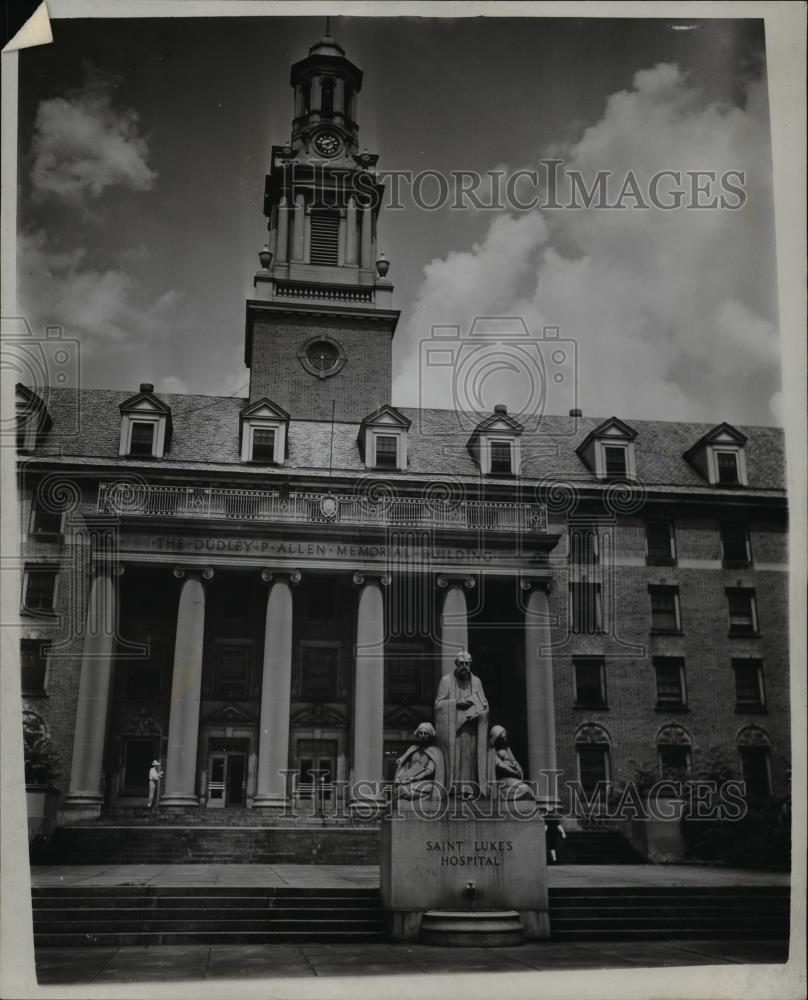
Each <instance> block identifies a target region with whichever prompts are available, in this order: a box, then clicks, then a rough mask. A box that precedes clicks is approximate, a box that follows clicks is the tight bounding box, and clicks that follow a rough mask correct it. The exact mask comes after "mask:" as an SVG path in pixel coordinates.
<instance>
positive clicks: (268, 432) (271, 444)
mask: <svg viewBox="0 0 808 1000" xmlns="http://www.w3.org/2000/svg"><path fill="white" fill-rule="evenodd" d="M252 435H253V439H252V460H253V462H261V463H262V464H263V465H272V463H273V462H274V461H275V431H274V429H273V428H271V427H253V432H252Z"/></svg>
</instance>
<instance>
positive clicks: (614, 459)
mask: <svg viewBox="0 0 808 1000" xmlns="http://www.w3.org/2000/svg"><path fill="white" fill-rule="evenodd" d="M603 469H604V472H605V475H606V478H607V479H625V477H626V476H627V475H628V446H627V445H624V444H618V445H615V444H604V445H603Z"/></svg>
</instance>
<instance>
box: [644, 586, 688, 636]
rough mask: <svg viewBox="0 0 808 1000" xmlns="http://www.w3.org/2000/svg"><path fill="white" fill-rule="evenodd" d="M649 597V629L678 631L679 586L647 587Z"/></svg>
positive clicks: (679, 623)
mask: <svg viewBox="0 0 808 1000" xmlns="http://www.w3.org/2000/svg"><path fill="white" fill-rule="evenodd" d="M648 593H649V595H650V597H651V630H652V631H654V632H679V631H680V629H681V621H680V619H679V588H678V587H649V588H648Z"/></svg>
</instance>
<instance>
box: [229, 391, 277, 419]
mask: <svg viewBox="0 0 808 1000" xmlns="http://www.w3.org/2000/svg"><path fill="white" fill-rule="evenodd" d="M266 416H271V417H277V419H278V420H286V421H288V420H289V414H288V413H287V412H286V410H284V408H283V407H282V406H278V404H277V403H273V402H272V400H271V399H269V398H268V397H267V396H262V397H261V399H256V400H255V401H254V402H252V403H247V405H246V406H245V407H243V408H242V410H241V412H240V414H239V418H240V419H241V420H244V418H245V417H266Z"/></svg>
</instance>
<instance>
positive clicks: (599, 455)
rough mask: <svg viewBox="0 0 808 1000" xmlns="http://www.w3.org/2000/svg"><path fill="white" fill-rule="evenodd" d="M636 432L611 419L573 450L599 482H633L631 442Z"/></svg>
mask: <svg viewBox="0 0 808 1000" xmlns="http://www.w3.org/2000/svg"><path fill="white" fill-rule="evenodd" d="M636 437H637V432H636V431H635V430H634V429H633V428H632V427H629V426H628V424H625V423H623V421H622V420H618V419H617V417H612V418H611V419H610V420H606V421H604V422H603V423H602V424H600V425H599V426H598V427H596V428H595V429H594V430H593V431H590V433H589V434H587V436H586V437H585V438H584V440H583V441H582V442H581V443H580V444H579V445H578V447H577V448H576V452H577V454H578V455H580V457H581V460H582V461H583V463H584V465H586V467H587V468H588V469H589V470H590V471H592V472H594V473H595V475H596V476H597V477H598V479H603V480H615V479H616V480H621V479H634V477H635V475H636V473H635V469H634V439H635V438H636Z"/></svg>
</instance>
